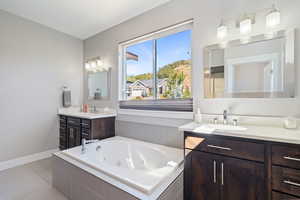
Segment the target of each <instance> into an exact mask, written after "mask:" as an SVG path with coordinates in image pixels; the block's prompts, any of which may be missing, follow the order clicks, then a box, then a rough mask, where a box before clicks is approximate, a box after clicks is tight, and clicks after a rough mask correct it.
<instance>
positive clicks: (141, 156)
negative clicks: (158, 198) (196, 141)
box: [62, 136, 183, 194]
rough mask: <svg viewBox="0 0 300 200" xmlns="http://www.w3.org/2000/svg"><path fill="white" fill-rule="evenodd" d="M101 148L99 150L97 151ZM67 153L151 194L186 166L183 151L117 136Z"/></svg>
mask: <svg viewBox="0 0 300 200" xmlns="http://www.w3.org/2000/svg"><path fill="white" fill-rule="evenodd" d="M96 149H98V151H97V150H96ZM62 153H63V154H65V155H67V156H69V157H71V158H73V159H76V160H77V161H79V162H82V163H84V164H86V165H88V166H90V167H93V168H94V169H96V170H99V171H101V172H103V173H106V174H108V175H110V176H112V177H114V178H117V179H118V180H119V181H121V182H123V183H125V184H128V185H130V186H132V187H134V188H135V189H138V190H139V191H141V192H143V193H146V194H149V193H151V192H152V191H153V190H154V189H155V188H156V187H158V186H159V184H160V183H161V182H162V181H163V180H165V179H166V178H167V177H168V176H169V175H170V174H171V173H172V172H173V171H175V170H176V169H177V168H178V167H179V166H180V165H181V164H182V163H183V150H181V149H176V148H171V147H166V146H162V145H157V144H152V143H146V142H142V141H138V140H133V139H128V138H123V137H119V136H116V137H113V138H109V139H105V140H102V141H99V142H97V143H93V144H88V145H87V151H86V153H84V154H82V153H81V146H79V147H75V148H72V149H68V150H65V151H63V152H62Z"/></svg>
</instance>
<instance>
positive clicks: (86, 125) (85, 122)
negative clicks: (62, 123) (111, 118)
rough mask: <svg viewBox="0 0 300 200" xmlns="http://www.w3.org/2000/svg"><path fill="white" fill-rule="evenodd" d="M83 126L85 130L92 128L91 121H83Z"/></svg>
mask: <svg viewBox="0 0 300 200" xmlns="http://www.w3.org/2000/svg"><path fill="white" fill-rule="evenodd" d="M81 126H82V127H83V128H91V120H89V119H82V120H81Z"/></svg>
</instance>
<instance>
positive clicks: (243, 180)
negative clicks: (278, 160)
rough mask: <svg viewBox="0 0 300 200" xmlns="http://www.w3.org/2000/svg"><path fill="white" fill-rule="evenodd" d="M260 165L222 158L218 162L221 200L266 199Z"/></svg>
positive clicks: (262, 166)
mask: <svg viewBox="0 0 300 200" xmlns="http://www.w3.org/2000/svg"><path fill="white" fill-rule="evenodd" d="M264 170H265V169H264V165H263V164H262V163H257V162H252V161H245V160H240V159H234V158H228V157H223V158H222V160H221V161H220V177H221V180H220V182H221V199H222V200H241V199H242V200H264V199H266V198H265V196H266V193H267V191H266V189H265V179H264V174H265V173H264Z"/></svg>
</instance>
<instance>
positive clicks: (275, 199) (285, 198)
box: [272, 192, 300, 200]
mask: <svg viewBox="0 0 300 200" xmlns="http://www.w3.org/2000/svg"><path fill="white" fill-rule="evenodd" d="M272 200H300V198H297V197H294V196H290V195H287V194H282V193H279V192H272Z"/></svg>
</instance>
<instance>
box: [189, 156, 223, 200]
mask: <svg viewBox="0 0 300 200" xmlns="http://www.w3.org/2000/svg"><path fill="white" fill-rule="evenodd" d="M217 159H218V156H215V155H214V154H209V153H202V152H197V151H193V152H192V164H191V190H190V191H191V194H190V195H189V196H190V198H191V200H219V190H220V187H219V182H218V178H217V177H218V174H217V171H218V170H217V168H218V162H217Z"/></svg>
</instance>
